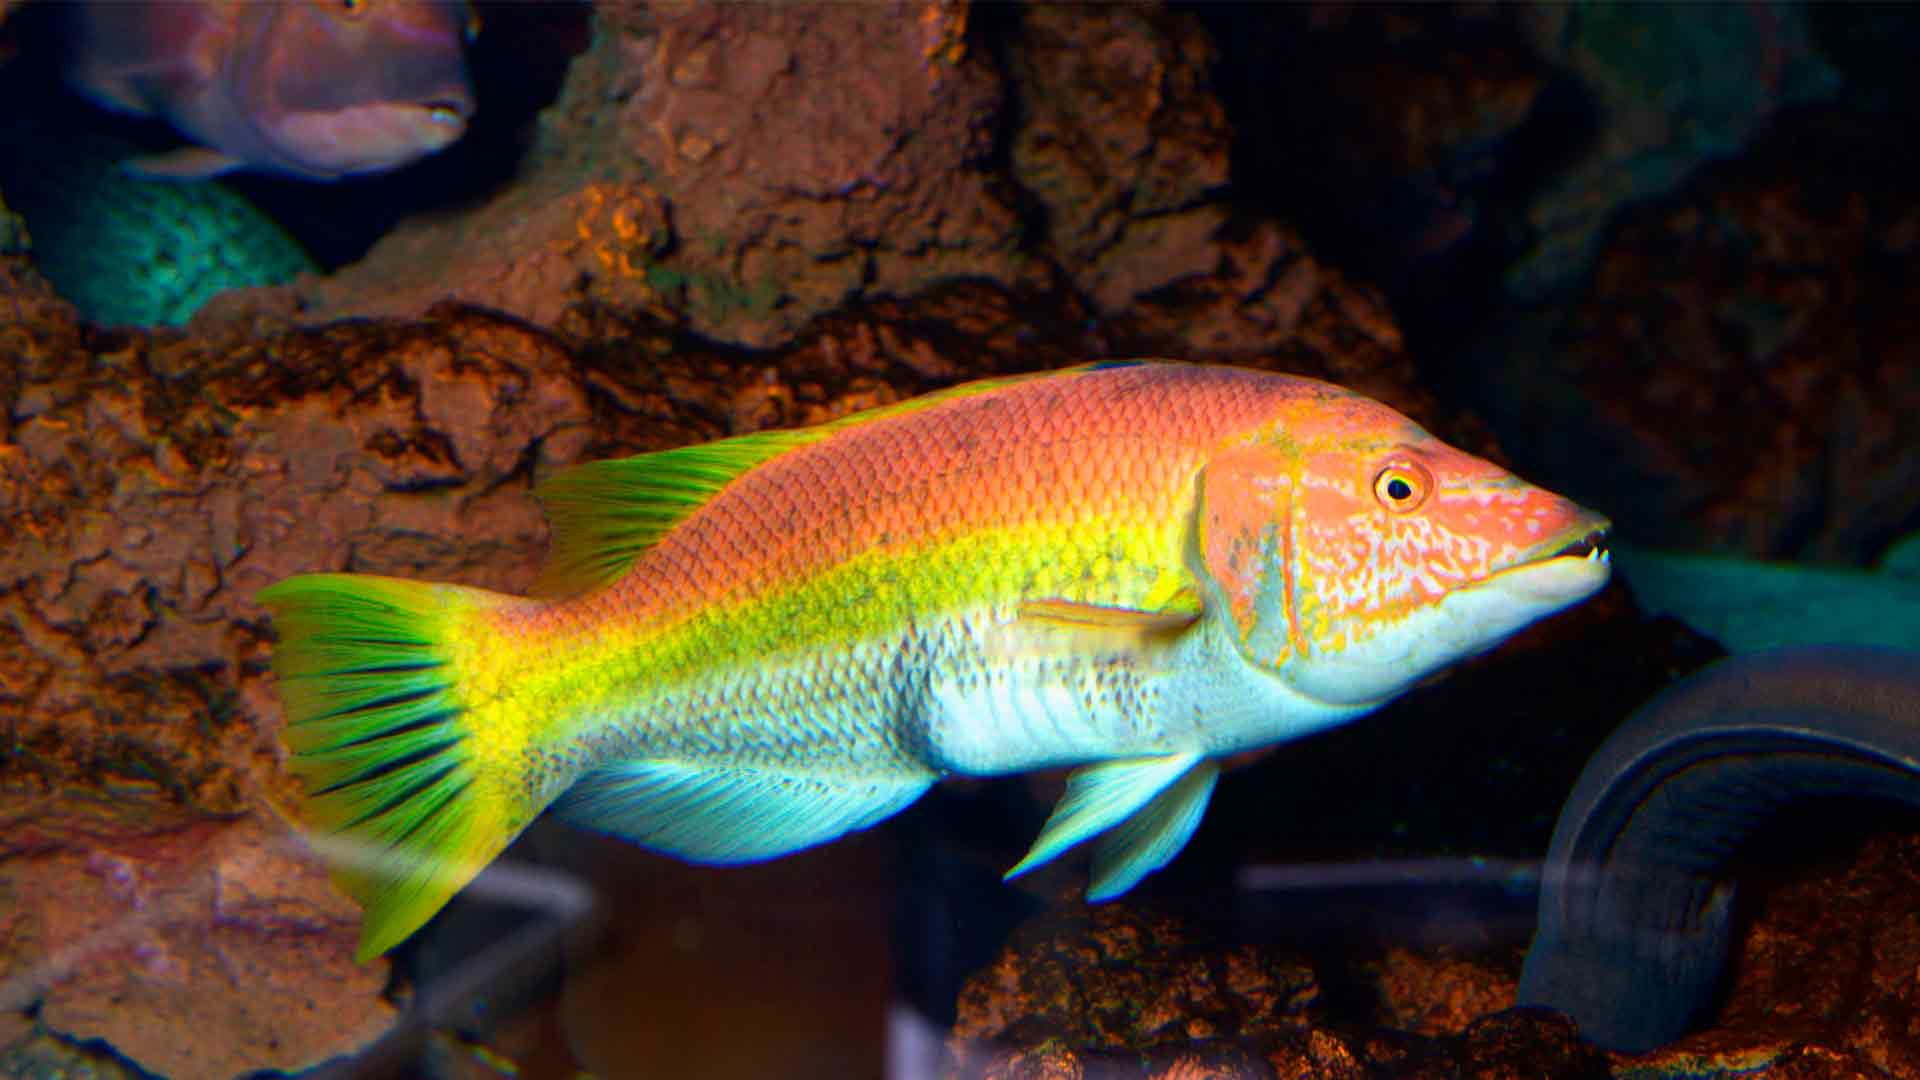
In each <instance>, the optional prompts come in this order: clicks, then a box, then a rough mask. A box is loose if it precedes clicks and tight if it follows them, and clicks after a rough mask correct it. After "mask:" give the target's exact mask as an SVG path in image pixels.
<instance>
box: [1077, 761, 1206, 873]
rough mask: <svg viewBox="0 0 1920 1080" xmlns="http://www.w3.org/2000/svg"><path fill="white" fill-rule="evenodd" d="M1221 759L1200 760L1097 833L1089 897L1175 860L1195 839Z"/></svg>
mask: <svg viewBox="0 0 1920 1080" xmlns="http://www.w3.org/2000/svg"><path fill="white" fill-rule="evenodd" d="M1219 778H1220V763H1219V762H1217V761H1212V760H1208V761H1203V762H1201V763H1200V764H1198V765H1196V766H1194V767H1193V769H1191V770H1190V771H1189V772H1188V773H1187V774H1186V775H1185V776H1182V777H1181V778H1180V779H1178V780H1176V781H1174V783H1173V786H1171V787H1169V788H1167V789H1166V790H1165V791H1162V792H1161V793H1160V794H1158V795H1156V796H1154V797H1153V801H1152V802H1150V803H1148V804H1147V805H1146V806H1145V807H1144V808H1142V809H1141V810H1140V812H1139V813H1137V814H1135V815H1133V816H1132V817H1130V818H1128V819H1127V820H1126V821H1124V822H1122V823H1121V824H1120V825H1119V827H1117V828H1115V829H1114V830H1113V831H1112V832H1110V833H1108V834H1107V835H1105V836H1103V837H1101V838H1100V846H1099V847H1098V848H1096V849H1095V850H1094V854H1093V880H1092V881H1091V882H1090V883H1088V885H1087V899H1089V900H1092V901H1095V902H1099V901H1101V900H1111V899H1113V898H1114V897H1116V896H1119V895H1120V894H1121V893H1124V892H1126V891H1127V890H1128V889H1131V888H1133V887H1134V886H1135V885H1138V884H1139V883H1140V879H1141V878H1143V877H1146V876H1147V875H1148V874H1151V873H1153V872H1154V871H1155V870H1158V869H1160V868H1161V867H1163V866H1165V865H1167V863H1169V862H1171V861H1173V857H1174V856H1175V855H1178V854H1180V849H1181V848H1184V847H1186V846H1187V841H1188V840H1191V839H1192V838H1193V831H1194V830H1195V829H1197V828H1199V827H1200V819H1201V818H1202V817H1204V816H1205V815H1206V812H1207V800H1209V799H1211V798H1212V797H1213V784H1214V781H1216V780H1218V779H1219Z"/></svg>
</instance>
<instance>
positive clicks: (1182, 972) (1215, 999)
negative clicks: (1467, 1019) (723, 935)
mask: <svg viewBox="0 0 1920 1080" xmlns="http://www.w3.org/2000/svg"><path fill="white" fill-rule="evenodd" d="M1319 999H1320V987H1319V984H1318V981H1317V979H1316V977H1315V974H1314V971H1313V969H1312V967H1311V966H1310V965H1308V964H1307V963H1306V962H1304V961H1303V960H1301V959H1299V958H1298V957H1296V956H1293V955H1290V954H1288V953H1285V952H1278V951H1275V950H1270V949H1264V948H1258V947H1254V946H1249V945H1237V946H1223V945H1222V944H1221V943H1220V942H1219V941H1218V940H1217V939H1214V938H1212V937H1211V936H1210V935H1208V934H1206V933H1205V932H1204V931H1202V930H1200V929H1198V928H1197V927H1196V926H1195V925H1193V924H1192V923H1190V922H1187V921H1183V920H1181V919H1178V918H1174V917H1171V916H1167V915H1161V914H1153V913H1148V912H1145V911H1143V910H1142V909H1141V908H1139V907H1138V906H1136V905H1122V904H1111V905H1102V906H1097V907H1093V908H1081V907H1075V908H1070V909H1068V910H1067V912H1066V913H1053V914H1048V915H1043V916H1040V917H1039V918H1037V919H1035V920H1034V921H1033V922H1031V923H1029V924H1028V925H1026V926H1024V927H1022V928H1021V929H1020V930H1019V931H1017V932H1016V933H1015V935H1014V938H1013V940H1012V941H1011V942H1009V943H1008V945H1007V947H1006V949H1005V950H1004V951H1003V952H1002V954H1001V955H1000V957H999V959H997V960H996V961H995V962H994V963H993V964H992V965H991V966H989V967H988V968H987V969H986V970H984V971H982V972H980V973H979V974H977V975H976V976H974V978H973V979H972V980H970V981H969V982H968V984H967V987H966V989H965V990H964V991H962V993H961V997H960V1020H959V1022H958V1024H956V1026H955V1028H954V1034H953V1053H954V1058H955V1066H954V1069H953V1072H952V1075H953V1076H954V1077H956V1078H976V1077H977V1078H983V1080H984V1078H993V1080H1040V1078H1043V1077H1082V1076H1086V1077H1093V1076H1098V1077H1101V1078H1102V1080H1107V1078H1113V1080H1119V1078H1140V1080H1148V1078H1153V1080H1197V1078H1201V1077H1223V1078H1224V1077H1234V1078H1240V1080H1256V1078H1263V1077H1271V1078H1279V1077H1286V1078H1289V1080H1308V1078H1314V1080H1318V1078H1329V1080H1332V1078H1339V1080H1347V1078H1358V1077H1363V1076H1373V1075H1392V1076H1398V1077H1436V1078H1437V1077H1443V1076H1451V1077H1489V1078H1491V1077H1503V1076H1517V1075H1529V1076H1554V1077H1567V1078H1579V1077H1591V1078H1595V1080H1598V1078H1601V1077H1605V1076H1606V1075H1607V1067H1606V1059H1605V1057H1604V1056H1603V1055H1601V1054H1600V1053H1599V1052H1598V1051H1596V1050H1594V1049H1593V1048H1591V1047H1588V1046H1584V1045H1583V1044H1581V1043H1580V1042H1579V1041H1578V1039H1577V1038H1576V1037H1575V1036H1574V1032H1573V1027H1572V1025H1571V1024H1570V1023H1568V1022H1566V1021H1565V1020H1564V1019H1563V1018H1557V1017H1554V1016H1552V1015H1551V1014H1547V1013H1544V1012H1539V1011H1531V1012H1509V1013H1496V1014H1494V1015H1492V1016H1489V1017H1486V1018H1484V1019H1481V1020H1479V1021H1477V1022H1475V1023H1473V1024H1471V1025H1469V1026H1468V1027H1467V1029H1466V1031H1465V1032H1464V1034H1461V1035H1459V1036H1454V1037H1446V1038H1428V1037H1423V1036H1419V1035H1413V1034H1409V1033H1404V1032H1396V1031H1392V1030H1389V1029H1381V1030H1378V1031H1375V1032H1371V1033H1367V1032H1362V1031H1356V1030H1353V1029H1352V1028H1351V1027H1350V1026H1341V1025H1336V1024H1332V1023H1329V1022H1328V1021H1327V1019H1326V1013H1325V1010H1324V1009H1322V1008H1321V1007H1320V1005H1319Z"/></svg>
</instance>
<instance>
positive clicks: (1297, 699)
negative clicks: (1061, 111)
mask: <svg viewBox="0 0 1920 1080" xmlns="http://www.w3.org/2000/svg"><path fill="white" fill-rule="evenodd" d="M541 495H542V497H543V499H544V500H545V502H546V504H547V507H548V511H549V513H550V515H551V516H552V519H553V527H554V555H553V561H552V563H551V565H550V566H549V568H548V573H547V576H546V578H545V579H544V581H543V583H542V585H543V589H542V591H543V592H545V593H546V594H548V595H547V596H546V597H545V598H522V597H516V596H507V595H503V594H500V593H494V592H487V591H485V590H481V589H475V588H468V587H463V586H459V585H441V584H431V583H427V582H419V581H404V580H400V579H397V578H386V577H374V576H370V575H363V574H311V575H303V576H299V577H294V578H289V579H287V580H286V581H282V582H280V583H278V584H276V585H273V586H271V587H269V588H268V589H265V590H263V591H262V592H261V593H260V600H261V601H262V602H263V603H264V604H266V605H267V607H268V608H269V609H270V610H271V611H272V612H273V615H274V623H275V627H276V629H277V630H278V631H279V635H280V644H279V647H278V649H277V650H276V652H275V655H274V663H275V668H276V670H277V671H278V673H279V690H280V694H281V697H282V699H283V700H284V701H285V703H286V707H287V715H288V724H287V728H286V732H285V738H286V741H287V744H288V746H289V747H290V748H291V749H292V751H293V767H294V769H295V771H296V772H297V773H298V774H299V775H300V777H301V779H302V781H303V782H304V783H305V785H306V787H307V792H308V796H309V800H308V816H309V818H310V819H311V820H312V821H313V822H314V823H315V824H317V825H319V826H320V827H322V828H323V829H326V830H328V831H329V832H333V833H338V834H340V835H341V838H342V839H344V840H352V841H356V842H357V843H358V845H359V852H358V858H356V859H354V860H352V861H349V862H348V863H347V864H346V865H344V866H342V867H341V868H340V869H339V873H338V876H339V880H340V881H341V883H342V885H343V886H344V887H345V888H346V889H347V890H348V891H349V892H351V893H352V894H353V895H355V896H356V897H357V898H359V899H360V900H361V902H362V903H363V904H365V905H366V906H367V915H366V921H365V924H364V926H363V928H362V931H361V946H360V948H361V953H362V955H363V956H371V955H376V954H379V953H381V952H384V951H386V950H387V949H389V948H391V947H392V946H394V945H395V944H397V943H398V942H400V941H401V940H402V939H404V938H406V937H407V936H408V935H409V934H411V933H412V932H413V931H414V930H415V929H417V928H418V927H419V926H420V925H421V924H422V923H423V922H425V921H426V920H427V919H428V918H429V917H430V916H432V915H433V913H434V912H435V911H436V910H437V909H438V908H439V907H440V906H441V905H442V904H444V903H445V902H446V901H447V899H448V898H449V897H450V896H452V895H453V893H454V892H455V891H456V890H457V889H459V888H460V887H461V886H462V885H464V884H465V883H466V882H467V881H468V880H469V879H470V878H471V877H472V876H473V875H474V874H475V873H477V872H478V871H479V870H480V869H481V867H483V866H485V865H486V864H487V863H488V862H489V861H491V860H492V859H493V858H494V857H495V856H497V855H498V854H499V853H500V852H501V850H502V849H503V848H504V847H505V846H506V844H507V842H508V841H510V840H511V839H513V837H514V835H515V834H517V833H518V832H520V830H522V829H524V828H525V827H526V825H527V823H528V822H530V821H532V820H533V818H534V816H535V815H537V814H539V813H540V812H542V811H543V810H545V809H546V808H547V807H548V806H549V805H553V804H555V800H556V799H557V800H559V801H558V804H557V809H558V810H559V812H560V814H561V815H562V816H563V817H566V818H568V819H570V820H572V821H574V822H577V823H581V824H586V825H589V826H591V827H595V828H599V829H603V830H606V831H608V832H611V833H614V834H617V835H620V836H623V837H626V838H628V839H631V840H633V841H635V842H638V843H640V844H642V845H644V846H646V847H649V848H652V849H654V850H657V851H664V852H667V853H669V854H674V855H678V856H680V857H682V858H686V859H690V860H692V861H695V862H707V863H737V862H748V861H752V860H757V859H767V858H772V857H774V856H777V855H782V854H785V853H787V852H790V851H797V850H799V849H801V848H804V847H809V846H811V845H814V844H820V843H824V842H826V841H828V840H831V839H833V838H835V837H837V836H841V835H844V834H846V833H848V832H852V831H854V830H856V829H863V828H866V827H868V826H870V825H873V824H875V823H877V822H879V821H882V820H884V819H886V818H888V817H891V816H892V815H893V814H895V813H897V812H899V811H900V810H902V809H904V808H905V807H906V806H907V805H908V804H910V803H912V802H913V801H914V800H916V799H918V798H919V797H920V796H921V795H922V794H923V793H924V792H925V791H926V790H927V788H928V787H929V786H931V785H932V784H933V783H934V782H935V781H936V780H938V779H940V778H941V777H943V776H948V775H972V776H990V775H1004V774H1008V773H1016V772H1023V771H1027V770H1033V769H1044V768H1051V767H1057V766H1065V765H1074V766H1079V768H1077V769H1076V770H1075V771H1074V772H1073V774H1072V775H1071V776H1070V777H1069V779H1068V784H1067V793H1066V795H1065V797H1063V798H1062V799H1061V800H1060V803H1059V805H1058V806H1056V807H1055V809H1054V812H1053V816H1052V817H1051V818H1049V819H1048V821H1047V823H1046V824H1045V825H1044V826H1043V827H1042V829H1041V832H1040V837H1039V839H1038V840H1037V841H1036V842H1035V843H1034V845H1033V848H1032V850H1030V851H1029V852H1028V853H1027V856H1026V857H1025V858H1024V859H1022V860H1021V861H1020V862H1019V864H1018V865H1016V866H1015V867H1014V868H1013V869H1012V870H1011V871H1009V872H1008V876H1012V875H1014V874H1019V873H1023V872H1025V871H1027V870H1030V869H1032V868H1033V867H1036V866H1039V865H1041V864H1043V863H1046V862H1048V861H1050V860H1052V859H1054V858H1055V857H1057V856H1059V855H1060V854H1061V853H1063V852H1065V851H1066V850H1067V849H1069V848H1071V847H1073V846H1075V845H1078V844H1080V843H1082V842H1084V841H1089V840H1094V839H1095V838H1098V841H1097V843H1096V844H1095V852H1094V859H1093V877H1092V881H1091V883H1090V885H1089V887H1088V890H1087V895H1088V897H1089V899H1094V900H1102V899H1107V898H1111V897H1114V896H1118V895H1120V894H1121V893H1124V892H1126V891H1127V890H1128V889H1130V888H1132V887H1133V885H1134V884H1135V883H1137V882H1138V881H1139V880H1140V879H1141V878H1142V877H1144V876H1145V875H1147V874H1149V873H1151V872H1153V871H1154V870H1156V869H1158V868H1160V867H1161V866H1164V865H1166V863H1167V862H1168V860H1170V859H1172V858H1173V857H1174V855H1176V854H1177V853H1178V852H1179V851H1180V849H1181V848H1182V847H1184V846H1185V845H1186V842H1187V839H1188V838H1189V837H1190V836H1191V835H1192V834H1193V830H1194V828H1195V827H1196V826H1197V825H1198V824H1199V821H1200V818H1201V815H1202V814H1204V813H1205V810H1206V806H1207V802H1208V799H1209V798H1210V796H1211V795H1212V793H1213V787H1214V780H1215V778H1216V777H1217V776H1218V775H1219V771H1220V759H1221V758H1223V757H1226V756H1228V755H1232V754H1235V753H1237V752H1240V751H1243V750H1247V749H1250V748H1252V747H1257V746H1264V745H1267V744H1270V743H1275V742H1279V741H1282V740H1285V739H1291V738H1297V737H1299V736H1302V735H1306V734H1309V733H1311V732H1314V731H1318V730H1321V729H1323V728H1326V727H1329V726H1332V725H1335V724H1339V723H1343V722H1345V721H1347V720H1350V719H1353V718H1354V717H1356V716H1360V715H1362V714H1364V713H1367V712H1371V711H1372V710H1374V709H1376V708H1379V707H1380V706H1381V705H1383V704H1385V703H1386V702H1387V701H1388V700H1390V699H1392V698H1393V697H1395V696H1396V695H1398V694H1400V693H1402V692H1404V691H1405V690H1406V689H1407V688H1408V687H1410V686H1412V685H1413V684H1414V683H1416V682H1418V681H1419V680H1420V679H1422V678H1424V677H1426V676H1427V675H1429V674H1431V673H1432V672H1433V671H1435V670H1437V669H1439V668H1441V667H1443V666H1445V665H1447V664H1450V663H1452V662H1454V661H1455V660H1458V659H1460V658H1462V657H1464V656H1469V655H1472V654H1474V653H1477V652H1481V651H1483V650H1486V649H1489V648H1492V647H1493V646H1494V645H1495V644H1496V643H1497V642H1499V641H1500V640H1501V639H1502V638H1504V637H1506V636H1507V635H1508V634H1510V633H1512V632H1513V631H1515V630H1517V629H1519V628H1520V627H1521V626H1524V625H1525V624H1527V623H1529V622H1532V621H1533V620H1535V619H1539V618H1541V617H1544V616H1546V615H1548V614H1551V613H1552V612H1555V611H1558V610H1560V609H1561V608H1563V607H1565V606H1567V605H1569V604H1572V603H1576V602H1578V601H1580V600H1582V599H1585V598H1586V597H1587V596H1589V595H1591V594H1592V593H1593V592H1594V591H1595V590H1596V589H1598V588H1600V586H1601V585H1602V584H1604V583H1605V582H1606V580H1607V575H1608V562H1607V557H1606V551H1605V547H1604V543H1603V535H1604V532H1605V529H1606V527H1607V522H1606V519H1605V518H1602V517H1600V516H1599V515H1598V514H1594V513H1592V512H1591V511H1588V510H1584V509H1582V508H1580V507H1578V506H1576V505H1574V504H1573V503H1571V502H1569V501H1567V500H1566V499H1563V498H1560V497H1559V496H1557V495H1554V494H1552V493H1551V492H1547V491H1543V490H1541V489H1540V488H1537V487H1534V486H1532V485H1530V484H1527V483H1525V482H1524V481H1522V480H1520V479H1519V478H1517V477H1515V476H1513V475H1512V474H1510V473H1508V472H1506V471H1505V470H1503V469H1500V468H1499V467H1497V466H1495V465H1493V464H1491V463H1489V462H1486V461H1483V460H1481V459H1479V458H1476V457H1472V456H1471V455H1468V454H1465V453H1462V452H1461V451H1459V450H1455V449H1453V448H1452V447H1449V446H1447V445H1446V444H1444V443H1442V442H1440V440H1438V439H1436V438H1434V437H1433V436H1432V435H1430V434H1428V433H1427V432H1425V431H1423V430H1421V429H1420V428H1419V427H1418V426H1416V425H1415V424H1414V423H1413V422H1412V421H1410V420H1408V419H1407V418H1406V417H1404V416H1401V415H1400V414H1399V413H1396V412H1394V411H1393V410H1392V409H1389V408H1387V407H1386V406H1384V405H1382V404H1380V403H1378V402H1376V401H1372V400H1370V399H1368V398H1365V397H1362V396H1360V395H1358V394H1355V393H1352V392H1350V391H1347V390H1342V389H1340V388H1339V387H1336V386H1331V385H1328V384H1326V383H1322V382H1317V381H1315V380H1312V379H1303V378H1295V377H1292V376H1286V375H1276V374H1272V373H1268V372H1258V371H1247V370H1242V369H1237V368H1224V367H1208V366H1200V365H1183V364H1153V363H1107V364H1094V365H1090V366H1087V367H1082V368H1078V369H1073V370H1069V371H1064V372H1056V373H1052V374H1043V375H1037V376H1023V377H1013V378H1006V379H995V380H988V381H985V382H978V383H972V384H969V385H966V386H960V387H956V388H953V389H950V390H947V391H943V392H940V393H936V394H930V395H927V396H925V397H921V398H916V399H914V400H912V401H908V402H904V403H901V404H898V405H892V406H886V407H883V408H879V409H875V410H871V411H869V412H866V413H861V414H857V415H854V416H851V417H847V418H845V419H842V420H838V421H835V422H832V423H828V424H824V425H821V426H818V427H813V428H806V429H802V430H798V431H767V432H761V433H758V434H753V435H743V436H739V437H737V438H732V439H725V440H722V441H720V442H716V443H710V444H707V445H704V446H689V447H682V448H680V449H676V450H667V451H663V452H660V453H655V454H645V455H641V456H639V457H634V458H628V459H626V460H621V461H600V462H594V463H591V464H587V465H582V466H579V467H577V468H575V469H572V470H569V471H567V472H564V473H561V474H560V475H558V476H556V477H554V478H553V479H552V480H550V481H549V482H547V484H546V485H545V486H544V487H543V488H542V490H541Z"/></svg>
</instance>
